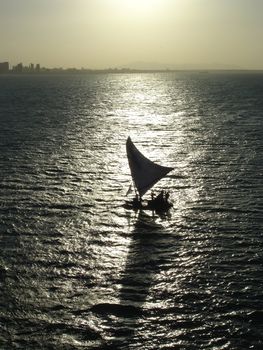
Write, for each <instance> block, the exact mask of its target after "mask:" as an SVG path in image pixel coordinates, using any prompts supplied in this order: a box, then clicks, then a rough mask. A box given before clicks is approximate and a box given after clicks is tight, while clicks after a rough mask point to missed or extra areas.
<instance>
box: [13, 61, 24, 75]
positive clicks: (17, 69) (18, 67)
mask: <svg viewBox="0 0 263 350" xmlns="http://www.w3.org/2000/svg"><path fill="white" fill-rule="evenodd" d="M13 72H15V73H22V72H23V63H18V64H17V65H16V66H14V67H13Z"/></svg>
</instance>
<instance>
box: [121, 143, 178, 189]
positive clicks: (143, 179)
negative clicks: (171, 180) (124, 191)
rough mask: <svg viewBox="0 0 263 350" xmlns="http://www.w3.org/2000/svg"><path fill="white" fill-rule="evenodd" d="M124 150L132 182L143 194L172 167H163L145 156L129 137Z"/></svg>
mask: <svg viewBox="0 0 263 350" xmlns="http://www.w3.org/2000/svg"><path fill="white" fill-rule="evenodd" d="M126 151H127V157H128V161H129V166H130V169H131V175H132V178H133V181H134V184H135V186H136V188H137V190H138V192H139V194H140V196H143V195H144V194H145V193H146V192H147V191H148V190H149V189H150V188H151V187H153V185H155V184H156V182H158V181H159V180H161V179H162V178H163V177H164V176H165V175H166V174H168V173H169V172H170V171H171V170H173V169H174V168H170V167H165V166H161V165H158V164H156V163H154V162H152V161H151V160H150V159H148V158H146V157H145V156H144V155H143V154H142V153H141V152H140V151H139V150H138V149H137V148H136V147H135V145H134V144H133V142H132V140H131V138H130V137H128V139H127V142H126Z"/></svg>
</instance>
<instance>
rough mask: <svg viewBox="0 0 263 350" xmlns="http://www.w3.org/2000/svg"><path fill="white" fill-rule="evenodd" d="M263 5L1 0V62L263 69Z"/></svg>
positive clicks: (242, 0) (240, 0) (189, 0)
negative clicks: (139, 64)
mask: <svg viewBox="0 0 263 350" xmlns="http://www.w3.org/2000/svg"><path fill="white" fill-rule="evenodd" d="M262 13H263V2H262V1H260V0H251V1H247V0H232V1H231V2H230V1H227V0H214V1H209V0H89V1H86V0H75V1H74V2H72V1H70V0H52V1H51V0H46V1H41V0H24V1H23V2H22V1H19V0H1V1H0V39H1V54H0V62H4V61H9V62H10V65H14V64H17V62H29V63H30V62H32V61H33V62H41V64H42V65H43V66H45V67H47V68H52V67H62V68H69V67H76V68H78V69H81V68H82V67H83V68H88V69H105V68H107V67H112V68H118V67H131V68H135V67H133V65H134V66H136V64H138V62H139V63H141V64H143V63H145V64H148V65H149V68H150V69H151V68H152V67H154V66H155V67H157V66H158V65H159V68H161V67H162V68H163V69H164V67H165V66H166V67H167V68H168V69H184V68H185V69H257V70H260V69H263V43H262V40H261V37H262V35H263V24H262V20H261V14H262ZM157 68H158V67H157Z"/></svg>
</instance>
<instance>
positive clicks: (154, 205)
mask: <svg viewBox="0 0 263 350" xmlns="http://www.w3.org/2000/svg"><path fill="white" fill-rule="evenodd" d="M172 207H173V204H172V203H171V202H169V201H166V202H159V201H156V200H145V201H126V202H125V204H124V208H125V209H130V210H151V211H158V212H165V211H168V210H169V209H170V208H172Z"/></svg>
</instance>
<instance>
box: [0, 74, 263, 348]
mask: <svg viewBox="0 0 263 350" xmlns="http://www.w3.org/2000/svg"><path fill="white" fill-rule="evenodd" d="M262 91H263V74H231V73H228V74H198V73H191V74H190V73H189V74H182V73H181V74H179V73H178V74H173V73H170V74H142V75H87V76H0V167H1V173H0V248H1V250H0V345H1V346H0V348H1V349H29V350H31V349H140V350H144V349H197V350H198V349H217V350H221V349H236V350H239V349H244V350H245V349H258V350H259V349H263V233H262V224H263V186H262V175H263V159H262V154H263V95H262ZM128 135H130V136H131V137H132V139H133V141H134V142H135V143H136V145H137V146H138V148H139V149H140V150H142V151H143V152H144V153H145V154H146V155H147V156H148V157H150V158H151V159H152V160H154V161H157V162H160V163H161V164H163V165H167V166H174V167H175V171H173V172H172V173H171V175H170V176H169V177H167V179H165V180H162V181H161V182H160V183H159V184H158V185H157V186H156V188H157V189H160V188H162V187H163V186H165V187H166V188H169V189H170V191H171V193H172V200H173V202H174V207H173V209H172V210H171V211H170V213H169V214H168V215H161V216H159V215H157V214H155V215H152V213H151V212H147V213H146V212H140V213H135V212H131V211H127V210H125V209H124V208H123V207H122V204H123V201H124V199H125V193H126V191H127V188H128V186H129V184H130V175H129V169H128V164H127V160H126V154H125V141H126V138H127V136H128Z"/></svg>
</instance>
